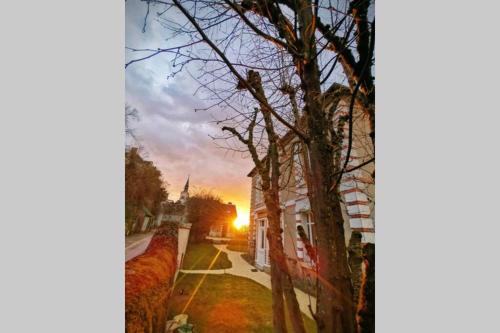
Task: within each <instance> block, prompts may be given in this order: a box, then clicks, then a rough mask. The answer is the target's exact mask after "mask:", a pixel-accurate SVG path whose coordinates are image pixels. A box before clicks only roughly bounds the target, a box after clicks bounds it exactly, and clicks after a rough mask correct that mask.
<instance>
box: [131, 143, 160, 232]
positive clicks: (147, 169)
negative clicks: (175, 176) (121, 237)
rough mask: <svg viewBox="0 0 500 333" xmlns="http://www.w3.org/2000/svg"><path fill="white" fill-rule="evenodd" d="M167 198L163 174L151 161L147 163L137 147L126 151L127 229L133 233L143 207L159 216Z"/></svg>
mask: <svg viewBox="0 0 500 333" xmlns="http://www.w3.org/2000/svg"><path fill="white" fill-rule="evenodd" d="M166 198H167V192H166V190H165V188H164V187H163V180H162V178H161V172H160V170H158V169H157V168H156V167H155V166H154V164H153V163H152V162H151V161H145V160H144V159H143V158H142V157H141V156H140V154H139V151H138V149H137V148H136V147H133V148H131V149H128V150H126V151H125V228H126V233H127V234H129V233H131V232H132V227H133V224H134V221H135V220H136V219H137V217H138V216H139V214H140V213H141V211H142V209H143V207H145V208H147V209H148V210H150V211H151V212H152V213H153V214H157V213H158V212H159V209H160V205H161V202H162V201H164V200H165V199H166Z"/></svg>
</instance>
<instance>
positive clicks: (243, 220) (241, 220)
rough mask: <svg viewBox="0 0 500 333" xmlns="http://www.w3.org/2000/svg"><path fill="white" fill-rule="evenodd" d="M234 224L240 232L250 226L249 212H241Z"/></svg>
mask: <svg viewBox="0 0 500 333" xmlns="http://www.w3.org/2000/svg"><path fill="white" fill-rule="evenodd" d="M233 224H234V227H235V228H236V229H238V230H240V229H241V228H242V227H243V226H246V225H248V224H249V221H248V212H240V213H239V214H238V217H237V218H236V219H235V220H234V222H233Z"/></svg>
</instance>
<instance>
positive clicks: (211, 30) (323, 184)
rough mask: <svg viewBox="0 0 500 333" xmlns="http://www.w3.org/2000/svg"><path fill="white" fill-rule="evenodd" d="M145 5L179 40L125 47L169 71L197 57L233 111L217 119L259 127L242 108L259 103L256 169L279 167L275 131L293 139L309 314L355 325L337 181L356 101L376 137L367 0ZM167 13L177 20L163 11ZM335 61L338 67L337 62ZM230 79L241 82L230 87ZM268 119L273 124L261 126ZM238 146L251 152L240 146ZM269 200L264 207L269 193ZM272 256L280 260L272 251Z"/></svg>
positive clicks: (345, 332)
mask: <svg viewBox="0 0 500 333" xmlns="http://www.w3.org/2000/svg"><path fill="white" fill-rule="evenodd" d="M147 3H148V12H149V6H150V4H156V5H159V6H162V10H161V11H160V12H158V14H157V20H158V22H159V23H160V24H162V25H163V26H164V27H165V28H166V30H167V31H170V32H171V33H172V36H181V37H179V38H180V39H182V41H181V43H180V44H179V46H175V47H171V48H166V49H157V50H147V49H145V50H138V49H131V51H133V52H146V53H147V55H146V56H144V57H141V58H139V59H147V58H148V57H150V56H153V55H158V54H164V53H165V54H169V55H170V56H171V57H172V61H173V64H174V66H175V67H176V68H177V70H176V72H174V73H173V74H175V73H178V72H180V71H182V70H184V69H186V70H188V67H189V64H190V63H192V62H199V63H201V64H202V68H199V69H200V71H199V73H200V74H199V75H198V76H196V77H195V78H196V79H197V80H198V82H200V86H201V87H202V88H204V89H205V90H206V91H209V92H210V93H211V98H213V101H214V103H213V105H212V107H221V108H226V109H229V110H231V111H233V115H232V116H228V117H226V118H224V119H221V120H219V123H221V124H227V123H233V124H234V123H236V124H242V123H246V124H248V122H250V124H253V125H252V126H254V127H256V126H259V124H258V122H256V120H255V116H254V115H253V114H254V113H253V112H250V113H249V112H246V111H245V110H248V109H249V108H250V107H249V106H251V105H252V104H253V105H256V106H258V110H259V112H260V113H261V114H262V122H263V123H264V124H263V125H260V126H263V128H265V131H263V132H264V133H265V134H266V135H261V137H260V138H259V139H257V141H258V142H262V141H265V144H263V146H264V147H266V148H265V149H267V152H266V154H267V156H268V158H267V159H266V160H265V161H266V162H262V161H261V159H260V158H257V159H255V158H254V156H253V155H254V153H252V151H250V152H251V154H252V158H253V159H254V162H255V164H256V167H257V168H258V169H259V168H263V169H262V170H264V171H266V170H267V172H268V173H269V172H271V175H273V176H274V175H276V174H278V175H279V164H278V165H275V166H273V158H274V157H273V156H274V155H273V154H274V153H273V152H274V150H276V154H277V153H278V152H277V151H278V150H277V147H275V144H276V142H277V137H276V136H278V135H280V134H281V135H283V134H284V133H286V132H287V131H290V132H292V133H293V134H294V135H295V136H297V137H298V138H299V139H300V140H301V142H302V145H303V148H304V149H302V152H303V153H302V154H303V156H302V160H303V164H304V167H305V170H306V171H305V174H306V179H307V187H308V195H309V199H310V202H311V209H312V213H313V216H314V220H315V223H316V226H317V233H316V235H315V237H316V240H317V257H318V262H317V267H318V280H319V283H318V299H317V310H316V314H315V318H316V321H317V325H318V330H319V331H320V332H341V333H353V332H356V330H357V325H356V322H355V312H356V305H355V304H354V302H353V299H354V297H353V288H352V283H351V271H350V268H349V263H348V258H347V249H346V245H345V236H344V227H343V217H342V211H341V201H340V196H339V194H338V185H339V182H340V179H341V177H342V175H343V173H344V172H346V170H347V166H348V163H347V162H348V161H349V158H350V154H351V150H352V141H353V134H352V128H353V121H354V119H353V109H354V105H355V104H358V106H359V107H361V108H362V109H363V110H364V112H365V113H366V115H367V116H368V117H369V119H370V129H371V131H370V137H371V139H372V142H373V143H374V140H375V126H374V125H375V107H374V103H375V81H374V77H373V73H372V72H373V70H372V66H373V62H374V55H373V54H374V52H373V51H374V47H375V43H374V42H375V19H374V18H373V19H370V20H369V9H370V6H371V5H372V2H371V1H368V0H354V1H350V2H347V1H336V3H335V4H334V3H333V1H324V0H323V1H320V0H315V1H311V0H278V1H271V0H242V1H233V0H167V1H147ZM176 11H177V13H178V12H180V13H181V14H182V15H183V17H184V18H185V19H186V20H185V21H179V18H178V17H176V19H175V20H174V19H173V17H172V16H169V15H173V14H172V12H176ZM326 22H328V23H326ZM131 63H132V62H129V63H128V64H127V65H129V64H131ZM338 63H339V64H340V65H341V68H342V72H340V71H339V68H338V67H336V65H337V64H338ZM251 71H259V72H260V73H262V79H261V80H260V76H259V81H260V84H258V85H256V84H255V82H253V75H250V73H252V72H251ZM245 72H246V73H247V74H248V75H245ZM343 81H347V85H348V87H349V89H348V92H349V93H350V94H351V102H350V106H349V114H348V116H347V119H345V120H344V121H346V122H347V123H348V124H349V127H348V128H349V133H348V138H349V140H348V150H347V156H345V157H342V154H341V150H342V144H343V135H342V132H341V131H339V130H338V128H337V126H336V125H335V124H334V122H332V115H333V114H334V113H335V112H336V110H337V104H338V103H339V101H340V97H341V96H343V95H345V93H346V91H345V89H343V86H341V85H339V84H338V82H341V83H343ZM285 83H286V85H285ZM235 86H237V87H239V88H240V90H236V89H234V87H235ZM250 109H251V108H250ZM266 119H267V120H266ZM273 121H276V122H273ZM271 123H272V124H273V127H274V131H270V130H269V129H270V127H269V124H271ZM224 128H226V130H229V128H230V127H229V126H225V127H224ZM232 128H233V129H234V131H232V134H233V135H235V136H236V137H238V139H240V141H241V142H243V143H245V141H243V140H248V139H245V138H244V137H243V136H242V135H241V133H240V132H239V131H238V130H237V129H236V128H234V127H232ZM239 129H240V130H243V131H245V130H247V131H248V135H250V131H249V130H248V129H249V128H248V127H247V128H246V129H245V128H244V127H241V125H240V128H239ZM238 135H239V136H238ZM252 135H253V134H252ZM242 139H243V140H242ZM259 147H261V146H260V145H259V144H257V145H256V146H255V154H257V156H258V153H259V151H258V150H259ZM247 148H248V149H249V150H250V147H249V146H248V145H247ZM306 152H307V153H306ZM372 161H373V158H372ZM259 164H260V165H261V166H260V167H259ZM262 164H264V165H262ZM273 172H274V174H273ZM264 174H265V173H264ZM273 179H274V178H272V177H271V178H270V179H269V188H270V189H271V191H270V192H269V193H270V194H272V193H273V192H272V191H274V188H273ZM265 196H266V195H265ZM268 196H271V195H268ZM269 202H270V206H271V207H272V205H273V203H274V199H273V200H269ZM266 205H267V202H266ZM276 211H278V212H279V210H276ZM271 228H273V226H271ZM271 235H274V236H271V237H273V240H276V238H278V239H279V237H277V236H276V234H275V232H274V231H272V232H271ZM270 243H271V244H270V245H271V247H273V246H274V247H275V248H279V245H278V244H275V245H272V243H274V242H273V241H271V242H270ZM278 252H279V251H278ZM274 259H275V260H277V261H278V262H279V259H280V258H274ZM276 278H277V277H276ZM280 285H281V286H284V284H283V282H282V284H279V283H278V282H277V281H275V283H274V284H273V292H274V286H276V288H279V287H280ZM275 325H279V324H277V323H275Z"/></svg>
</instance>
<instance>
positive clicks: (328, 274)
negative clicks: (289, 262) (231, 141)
mask: <svg viewBox="0 0 500 333" xmlns="http://www.w3.org/2000/svg"><path fill="white" fill-rule="evenodd" d="M318 78H319V72H318V66H317V63H316V62H315V61H311V62H309V63H306V64H304V65H303V71H302V75H301V79H302V85H303V88H304V91H305V92H306V93H305V96H304V101H305V114H306V116H307V125H308V130H309V131H308V133H309V137H310V141H309V142H308V143H307V145H308V148H309V160H310V165H309V167H310V172H311V175H310V182H309V184H308V193H309V199H310V201H311V209H312V213H313V217H314V221H315V223H316V228H317V233H316V237H317V250H318V259H319V260H318V261H319V268H318V273H319V277H318V278H319V279H320V281H319V284H318V285H319V290H318V298H317V313H316V316H317V322H318V332H335V333H355V332H356V324H355V310H356V309H355V305H354V303H353V297H352V296H353V292H352V283H351V272H350V269H349V264H348V261H347V249H346V245H345V237H344V225H343V217H342V211H341V208H340V200H339V197H338V195H337V192H336V190H337V189H335V190H334V191H330V190H329V188H330V184H333V183H334V182H335V180H336V179H335V178H336V177H335V173H336V171H337V170H338V165H335V164H336V163H337V162H336V160H337V159H335V151H334V149H333V147H332V144H331V138H330V134H331V133H329V126H330V124H329V123H328V119H327V115H326V113H325V112H324V106H323V105H322V103H321V102H320V96H321V89H320V85H319V80H318ZM337 148H339V151H340V147H337Z"/></svg>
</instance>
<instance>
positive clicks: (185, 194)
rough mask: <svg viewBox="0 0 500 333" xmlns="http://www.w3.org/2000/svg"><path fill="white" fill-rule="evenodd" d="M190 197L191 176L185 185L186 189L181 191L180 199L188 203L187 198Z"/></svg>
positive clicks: (183, 202)
mask: <svg viewBox="0 0 500 333" xmlns="http://www.w3.org/2000/svg"><path fill="white" fill-rule="evenodd" d="M188 199H189V176H188V178H187V181H186V185H184V190H183V191H182V192H181V196H180V198H179V201H180V202H181V203H182V204H183V205H185V204H186V203H187V200H188Z"/></svg>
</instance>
